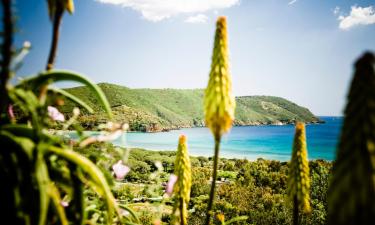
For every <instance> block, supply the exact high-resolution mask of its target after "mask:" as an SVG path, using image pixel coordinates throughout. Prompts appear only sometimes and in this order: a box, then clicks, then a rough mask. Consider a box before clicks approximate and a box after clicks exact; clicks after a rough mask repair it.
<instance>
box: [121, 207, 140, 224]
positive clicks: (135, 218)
mask: <svg viewBox="0 0 375 225" xmlns="http://www.w3.org/2000/svg"><path fill="white" fill-rule="evenodd" d="M119 206H120V207H121V208H123V209H125V210H126V211H128V212H129V213H130V215H131V216H132V217H133V219H134V220H135V222H136V223H140V221H139V219H138V217H137V215H136V214H135V213H134V212H133V210H131V209H130V208H129V207H127V206H126V205H123V204H119Z"/></svg>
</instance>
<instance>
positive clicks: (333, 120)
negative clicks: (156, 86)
mask: <svg viewBox="0 0 375 225" xmlns="http://www.w3.org/2000/svg"><path fill="white" fill-rule="evenodd" d="M320 118H321V119H322V120H324V121H325V123H323V124H308V125H306V138H307V150H308V158H309V160H314V159H324V160H328V161H331V160H334V159H335V154H336V148H337V144H338V139H339V136H340V132H341V127H342V122H343V118H342V117H320ZM182 134H183V135H186V136H187V140H188V149H189V153H190V155H193V156H207V157H210V156H212V155H213V151H214V150H213V147H214V141H213V137H212V134H211V133H210V130H209V129H208V128H185V129H180V130H172V131H169V132H158V133H141V132H139V133H138V132H131V133H125V134H124V136H123V138H119V139H117V140H114V141H113V143H114V144H115V145H118V146H122V147H128V148H143V149H148V150H161V151H164V150H169V151H175V150H176V149H177V144H178V137H179V136H180V135H182ZM293 136H294V126H293V125H281V126H279V125H264V126H240V127H233V128H232V129H231V131H230V132H229V133H228V134H226V135H225V136H224V137H223V138H222V142H221V147H220V157H223V158H237V159H248V160H257V159H259V158H263V159H269V160H279V161H289V160H290V159H291V152H292V144H293Z"/></svg>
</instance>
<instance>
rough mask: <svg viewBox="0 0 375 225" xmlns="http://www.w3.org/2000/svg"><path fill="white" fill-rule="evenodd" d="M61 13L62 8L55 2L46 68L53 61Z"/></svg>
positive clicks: (52, 64) (52, 63)
mask: <svg viewBox="0 0 375 225" xmlns="http://www.w3.org/2000/svg"><path fill="white" fill-rule="evenodd" d="M63 14H64V8H63V7H62V6H60V5H59V4H57V7H56V12H55V14H54V17H53V30H52V42H51V48H50V51H49V56H48V61H47V66H46V70H51V69H52V68H53V66H54V63H55V58H56V52H57V45H58V43H59V37H60V25H61V20H62V16H63Z"/></svg>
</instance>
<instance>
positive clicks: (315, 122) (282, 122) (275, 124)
mask: <svg viewBox="0 0 375 225" xmlns="http://www.w3.org/2000/svg"><path fill="white" fill-rule="evenodd" d="M294 123H295V121H279V120H276V121H272V122H259V121H255V122H249V123H243V122H238V121H235V122H234V123H233V126H235V127H245V126H286V125H291V124H294ZM305 123H306V124H323V123H325V121H324V120H321V119H319V120H314V121H308V122H305ZM199 127H205V125H204V124H199V125H198V124H195V125H193V126H189V125H188V126H173V127H163V128H160V129H146V130H144V131H141V132H145V133H155V132H168V131H172V130H179V129H184V128H199ZM135 132H139V131H135Z"/></svg>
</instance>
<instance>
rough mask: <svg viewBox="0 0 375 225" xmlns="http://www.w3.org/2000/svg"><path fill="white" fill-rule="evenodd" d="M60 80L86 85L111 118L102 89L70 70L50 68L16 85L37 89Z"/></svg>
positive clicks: (110, 111) (109, 108)
mask: <svg viewBox="0 0 375 225" xmlns="http://www.w3.org/2000/svg"><path fill="white" fill-rule="evenodd" d="M60 81H75V82H79V83H82V84H84V85H86V86H87V87H88V88H89V89H90V90H91V91H92V92H93V93H94V94H95V95H96V97H97V98H98V100H99V101H100V103H101V104H102V105H103V107H104V110H105V111H106V112H107V114H108V117H109V118H110V119H112V110H111V107H110V105H109V102H108V100H107V98H106V97H105V95H104V93H103V91H102V90H101V89H100V87H99V86H98V85H96V84H95V83H93V82H92V81H91V80H90V79H88V78H86V77H84V76H82V75H80V74H78V73H75V72H71V71H66V70H51V71H47V72H44V73H42V74H40V75H39V76H34V77H31V78H28V79H25V80H23V81H22V83H21V84H19V85H17V87H21V86H23V87H29V88H30V89H32V90H38V89H39V88H40V87H42V86H43V85H48V84H50V83H55V82H60Z"/></svg>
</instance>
